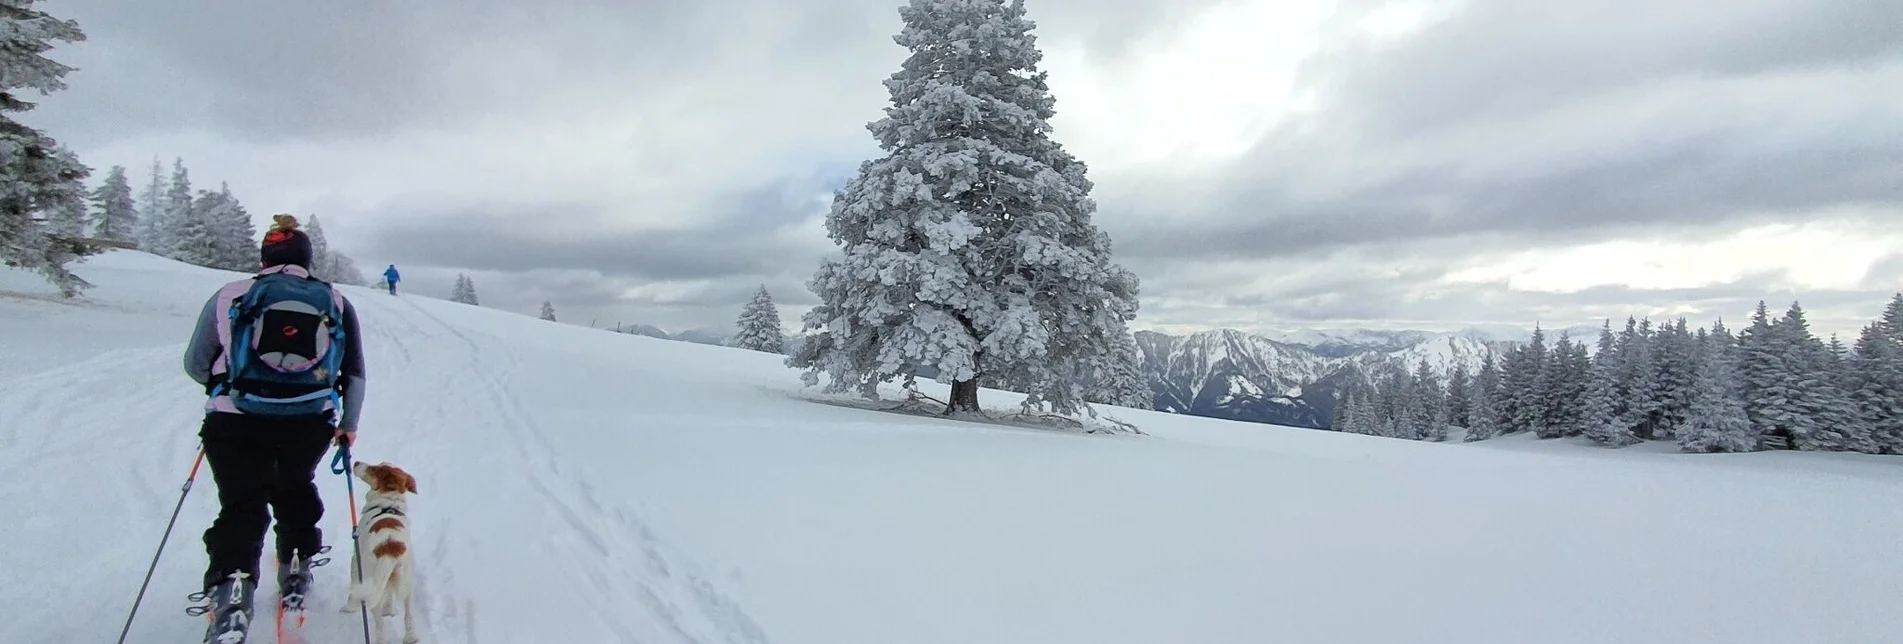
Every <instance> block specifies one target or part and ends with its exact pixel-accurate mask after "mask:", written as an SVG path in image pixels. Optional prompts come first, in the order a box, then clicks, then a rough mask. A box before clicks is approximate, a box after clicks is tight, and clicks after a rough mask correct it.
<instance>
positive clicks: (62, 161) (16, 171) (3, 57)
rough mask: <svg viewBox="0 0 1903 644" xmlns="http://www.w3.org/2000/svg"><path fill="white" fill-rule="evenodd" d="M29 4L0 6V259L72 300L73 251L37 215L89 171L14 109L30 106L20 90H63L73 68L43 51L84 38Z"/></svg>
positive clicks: (71, 193)
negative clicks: (19, 118)
mask: <svg viewBox="0 0 1903 644" xmlns="http://www.w3.org/2000/svg"><path fill="white" fill-rule="evenodd" d="M33 2H34V0H9V1H8V2H5V3H0V264H5V265H7V266H16V267H23V268H29V269H32V270H35V271H37V272H39V273H41V274H42V275H45V276H46V278H47V281H49V282H52V283H53V284H54V285H55V286H57V287H59V289H60V292H61V293H62V294H64V295H66V296H67V297H71V296H73V295H77V294H78V293H79V291H80V290H82V289H84V288H85V287H86V286H88V284H87V283H86V282H85V280H82V279H80V278H79V277H78V276H76V275H73V274H72V272H70V271H68V270H66V263H67V262H69V261H72V260H73V259H75V258H76V257H77V256H78V255H79V252H80V249H79V248H78V247H77V245H76V244H74V243H73V242H71V241H70V236H68V235H57V234H53V233H52V232H51V231H48V230H46V229H44V228H43V226H42V224H41V223H40V222H39V221H37V219H38V217H40V216H42V213H51V212H52V211H53V210H54V209H56V208H61V207H67V206H70V205H71V204H74V203H77V202H80V201H81V200H82V199H84V196H85V194H86V186H85V184H84V183H83V181H84V180H85V179H86V177H87V176H88V175H90V174H91V173H92V170H91V169H90V168H87V167H86V166H85V165H83V164H81V163H80V162H79V159H78V158H77V157H75V156H74V155H73V153H72V151H70V150H67V149H66V147H65V146H64V145H61V144H60V142H59V141H57V140H54V139H53V138H52V137H50V136H47V135H46V134H45V133H43V132H40V131H39V130H36V129H33V128H30V127H27V126H25V125H23V124H21V123H19V122H18V121H15V120H14V114H16V113H19V112H25V111H27V110H31V109H33V107H34V104H33V103H30V102H27V101H26V100H25V97H24V96H23V94H22V93H23V92H24V91H25V90H33V91H37V92H39V93H40V94H41V95H46V94H51V93H53V92H56V91H59V90H62V89H65V88H66V82H65V81H64V80H62V78H63V77H64V76H65V75H66V74H67V73H68V72H71V71H73V68H72V67H70V66H67V65H65V64H62V63H59V62H56V61H54V60H53V59H51V58H47V57H46V56H45V55H44V54H46V52H48V51H50V50H52V48H53V43H54V42H55V41H63V42H79V41H83V40H85V39H86V35H85V34H84V33H83V32H81V31H80V30H79V25H78V23H75V22H73V21H71V20H60V19H58V18H54V17H52V16H50V15H47V14H46V12H43V11H40V10H38V9H34V8H33Z"/></svg>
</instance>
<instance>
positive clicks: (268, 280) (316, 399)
mask: <svg viewBox="0 0 1903 644" xmlns="http://www.w3.org/2000/svg"><path fill="white" fill-rule="evenodd" d="M253 279H254V280H255V281H254V282H252V284H251V288H250V289H249V290H247V291H245V294H244V295H243V296H242V297H239V298H238V299H237V300H236V301H234V302H232V304H231V312H230V315H231V338H230V340H229V342H230V345H229V346H228V347H227V351H226V352H225V359H226V362H225V384H224V388H225V389H226V390H228V392H229V393H230V394H231V404H232V406H233V407H236V408H237V409H238V411H240V412H244V413H247V414H259V415H263V416H309V415H318V414H322V413H323V412H324V411H325V410H326V409H328V408H334V407H335V406H337V405H336V399H337V396H338V393H337V390H336V385H337V376H338V373H337V371H338V367H339V366H340V365H341V364H342V362H343V352H344V327H343V312H342V311H340V310H338V307H337V300H336V298H335V296H334V295H333V292H332V290H331V286H330V284H329V283H327V282H324V281H323V280H319V279H316V278H311V277H303V276H298V275H289V274H285V273H271V274H269V275H261V276H258V277H256V278H253Z"/></svg>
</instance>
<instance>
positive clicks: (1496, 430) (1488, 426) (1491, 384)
mask: <svg viewBox="0 0 1903 644" xmlns="http://www.w3.org/2000/svg"><path fill="white" fill-rule="evenodd" d="M1499 383H1500V370H1499V368H1498V367H1496V366H1495V365H1494V361H1493V352H1491V351H1489V352H1487V354H1486V356H1484V357H1482V358H1481V359H1480V372H1479V373H1477V374H1474V379H1473V388H1472V390H1471V391H1470V392H1469V393H1468V395H1467V400H1468V401H1469V402H1470V404H1471V405H1472V408H1471V409H1470V410H1469V411H1468V415H1469V416H1470V418H1469V424H1468V426H1467V437H1466V440H1467V441H1468V442H1472V441H1479V440H1486V439H1489V438H1493V437H1495V436H1499V435H1500V426H1499V418H1500V412H1499V410H1498V409H1496V407H1495V405H1494V404H1493V399H1494V398H1495V396H1496V395H1497V392H1498V391H1499V388H1500V384H1499Z"/></svg>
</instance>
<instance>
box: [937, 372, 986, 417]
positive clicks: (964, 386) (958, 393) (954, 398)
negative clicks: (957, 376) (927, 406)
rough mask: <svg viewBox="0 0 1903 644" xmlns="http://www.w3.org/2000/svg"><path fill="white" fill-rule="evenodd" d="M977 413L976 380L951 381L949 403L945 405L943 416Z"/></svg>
mask: <svg viewBox="0 0 1903 644" xmlns="http://www.w3.org/2000/svg"><path fill="white" fill-rule="evenodd" d="M977 411H978V379H977V378H972V379H970V380H954V381H952V389H951V401H949V402H948V403H946V406H945V415H946V416H951V415H954V414H962V413H976V412H977Z"/></svg>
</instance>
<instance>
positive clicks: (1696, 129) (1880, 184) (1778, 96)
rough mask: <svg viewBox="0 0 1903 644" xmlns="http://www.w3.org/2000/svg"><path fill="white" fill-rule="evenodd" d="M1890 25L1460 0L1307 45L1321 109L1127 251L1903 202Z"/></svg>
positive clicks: (1769, 215) (1898, 41) (1574, 227)
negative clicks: (1458, 4)
mask: <svg viewBox="0 0 1903 644" xmlns="http://www.w3.org/2000/svg"><path fill="white" fill-rule="evenodd" d="M1378 4H1383V3H1363V4H1362V5H1360V7H1361V9H1362V10H1364V11H1365V10H1369V9H1372V8H1375V7H1376V6H1377V5H1378ZM1897 24H1903V5H1895V4H1894V3H1864V2H1847V3H1827V4H1826V5H1824V6H1820V5H1818V4H1817V3H1814V2H1808V1H1805V0H1752V1H1749V2H1741V3H1727V4H1725V5H1724V8H1723V9H1722V10H1717V9H1714V8H1712V7H1707V6H1702V5H1688V4H1685V3H1678V4H1669V3H1668V4H1665V5H1661V4H1659V3H1650V2H1640V1H1636V0H1635V1H1632V2H1625V1H1613V2H1595V3H1587V4H1586V5H1564V6H1560V5H1553V4H1550V3H1526V2H1507V1H1494V2H1476V3H1470V4H1469V5H1467V7H1466V8H1465V9H1464V10H1462V11H1460V12H1459V13H1456V14H1454V15H1452V16H1451V17H1449V18H1448V19H1446V20H1445V21H1443V22H1440V23H1437V24H1434V25H1433V26H1430V27H1428V28H1426V29H1425V30H1424V31H1422V32H1420V33H1419V34H1417V35H1414V36H1412V37H1409V38H1407V39H1405V40H1402V41H1399V42H1397V43H1393V44H1390V45H1388V46H1385V47H1379V48H1377V47H1349V48H1346V49H1345V50H1341V51H1334V52H1329V53H1324V54H1320V55H1317V56H1316V57H1313V58H1312V59H1311V60H1310V61H1309V63H1308V64H1307V65H1306V67H1305V70H1304V74H1303V76H1302V79H1303V80H1302V82H1303V83H1304V85H1305V86H1307V87H1309V88H1310V89H1312V90H1313V91H1315V92H1317V97H1318V98H1317V100H1318V101H1319V102H1320V106H1319V107H1318V108H1317V109H1316V110H1315V111H1314V112H1313V113H1312V114H1308V115H1305V116H1302V117H1299V118H1297V120H1295V121H1293V122H1291V123H1288V124H1286V125H1285V127H1283V128H1281V129H1280V130H1278V131H1276V132H1274V133H1272V134H1271V135H1270V136H1269V137H1267V138H1265V139H1264V140H1263V141H1261V142H1260V143H1259V144H1258V145H1257V146H1256V149H1255V151H1254V152H1253V153H1252V154H1251V155H1250V156H1249V157H1247V158H1245V159H1244V160H1243V161H1241V162H1239V163H1237V164H1235V165H1234V166H1233V167H1232V168H1231V169H1230V171H1229V179H1228V181H1227V184H1226V185H1225V186H1223V187H1222V188H1220V189H1218V191H1217V195H1216V196H1215V197H1213V198H1210V199H1209V202H1210V203H1211V204H1212V205H1211V206H1210V207H1209V208H1208V210H1209V211H1210V212H1190V213H1185V214H1186V216H1188V217H1190V218H1192V219H1194V220H1196V221H1197V222H1198V223H1202V224H1204V225H1200V226H1184V225H1182V223H1181V221H1180V219H1179V220H1178V221H1171V220H1170V219H1168V218H1160V217H1149V218H1145V219H1144V222H1145V223H1141V224H1127V225H1126V226H1125V227H1124V229H1123V232H1124V235H1123V236H1122V237H1123V238H1124V239H1127V240H1130V241H1128V242H1126V244H1125V245H1124V246H1123V248H1125V249H1127V250H1128V251H1130V252H1131V253H1133V254H1137V255H1142V256H1150V257H1184V256H1188V255H1192V254H1193V255H1205V256H1206V255H1208V254H1216V255H1220V256H1224V257H1254V256H1261V255H1262V254H1264V253H1297V252H1307V253H1313V252H1317V251H1326V250H1329V249H1333V248H1336V247H1339V246H1342V245H1348V244H1358V243H1366V242H1371V241H1388V240H1405V239H1417V240H1418V239H1435V238H1449V237H1454V236H1458V235H1463V234H1468V233H1474V232H1511V233H1515V234H1518V235H1521V236H1524V237H1527V238H1529V239H1533V240H1552V239H1558V238H1567V237H1575V236H1577V235H1579V234H1580V233H1581V231H1590V233H1589V234H1599V235H1611V234H1623V235H1630V234H1634V233H1635V232H1644V231H1645V229H1648V228H1656V227H1660V226H1681V225H1684V224H1687V223H1696V224H1699V225H1704V226H1725V227H1735V226H1737V225H1740V224H1746V223H1752V222H1762V221H1768V220H1778V221H1789V220H1791V219H1793V218H1803V217H1806V216H1809V215H1810V214H1811V213H1813V212H1815V211H1821V210H1828V209H1832V208H1837V207H1843V206H1872V207H1883V206H1888V207H1895V206H1897V205H1899V204H1903V181H1899V180H1898V179H1897V177H1898V176H1903V122H1899V121H1898V120H1897V119H1894V118H1889V117H1887V116H1884V115H1885V114H1890V113H1893V112H1894V107H1893V106H1894V105H1897V104H1903V38H1898V37H1897V36H1896V31H1895V28H1894V25H1897ZM1111 189H1112V190H1114V189H1115V188H1114V187H1112V188H1111Z"/></svg>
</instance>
